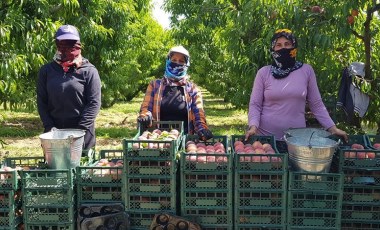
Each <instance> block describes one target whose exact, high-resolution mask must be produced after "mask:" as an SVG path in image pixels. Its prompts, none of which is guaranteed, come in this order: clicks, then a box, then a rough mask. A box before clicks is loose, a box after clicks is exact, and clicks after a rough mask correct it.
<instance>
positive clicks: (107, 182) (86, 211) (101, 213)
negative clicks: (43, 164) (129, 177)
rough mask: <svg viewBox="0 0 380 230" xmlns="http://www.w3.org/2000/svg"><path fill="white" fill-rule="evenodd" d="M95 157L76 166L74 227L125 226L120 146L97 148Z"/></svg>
mask: <svg viewBox="0 0 380 230" xmlns="http://www.w3.org/2000/svg"><path fill="white" fill-rule="evenodd" d="M99 157H100V159H99V160H98V161H96V162H95V163H94V164H92V165H91V166H79V167H77V168H76V191H77V195H78V199H77V221H76V222H77V228H78V229H82V230H90V229H95V228H100V227H105V228H110V227H116V226H118V228H121V229H129V228H128V226H129V219H128V215H127V213H126V212H125V211H124V209H125V207H124V204H123V201H122V173H123V150H101V151H100V152H99Z"/></svg>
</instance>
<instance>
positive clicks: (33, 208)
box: [20, 169, 76, 229]
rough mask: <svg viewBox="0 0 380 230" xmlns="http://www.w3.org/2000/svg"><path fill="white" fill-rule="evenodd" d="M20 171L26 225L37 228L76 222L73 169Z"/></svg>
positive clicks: (67, 224) (70, 224)
mask: <svg viewBox="0 0 380 230" xmlns="http://www.w3.org/2000/svg"><path fill="white" fill-rule="evenodd" d="M20 173H21V180H22V197H23V202H22V208H23V222H24V224H25V227H26V229H27V228H31V226H33V225H36V226H37V227H36V228H38V226H41V227H43V226H55V225H56V224H57V223H59V224H63V225H64V226H72V225H73V224H74V221H75V219H74V214H75V210H76V208H75V207H76V200H75V199H76V198H75V192H74V188H73V186H74V172H73V170H52V169H46V170H41V169H36V170H23V171H21V172H20ZM65 229H66V228H65ZM68 229H70V227H69V228H68Z"/></svg>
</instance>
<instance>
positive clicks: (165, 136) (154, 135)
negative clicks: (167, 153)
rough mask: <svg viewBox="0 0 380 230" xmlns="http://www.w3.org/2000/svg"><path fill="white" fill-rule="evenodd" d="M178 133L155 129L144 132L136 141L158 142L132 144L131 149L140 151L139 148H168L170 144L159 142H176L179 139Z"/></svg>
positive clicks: (175, 130) (173, 130) (172, 130)
mask: <svg viewBox="0 0 380 230" xmlns="http://www.w3.org/2000/svg"><path fill="white" fill-rule="evenodd" d="M179 135H180V132H179V131H178V130H177V129H171V130H170V131H169V132H168V131H166V130H164V131H162V130H160V129H155V130H153V131H152V132H150V131H144V132H143V133H142V134H141V135H140V136H139V137H138V138H137V140H139V141H145V140H148V141H151V140H152V141H158V143H155V142H149V143H148V142H139V143H133V145H132V148H133V149H140V148H148V149H159V148H170V143H163V142H159V141H172V140H177V139H178V138H179Z"/></svg>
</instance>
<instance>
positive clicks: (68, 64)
mask: <svg viewBox="0 0 380 230" xmlns="http://www.w3.org/2000/svg"><path fill="white" fill-rule="evenodd" d="M55 44H56V47H57V51H56V53H55V55H54V57H53V60H52V61H51V62H49V63H47V64H45V65H43V66H42V67H41V68H40V71H39V73H38V83H37V107H38V113H39V115H40V118H41V120H42V123H43V126H44V132H49V131H50V130H51V129H52V128H53V127H55V128H58V129H67V128H73V129H83V130H85V131H86V134H85V136H84V143H85V145H84V149H90V148H93V147H94V146H95V142H96V141H95V118H96V116H97V114H98V113H99V110H100V104H101V83H100V77H99V73H98V70H97V69H96V68H95V66H94V65H93V64H91V63H90V62H89V61H88V60H87V59H86V58H84V57H82V54H81V47H82V45H81V42H80V36H79V32H78V30H77V28H75V27H74V26H72V25H63V26H61V27H59V28H58V30H57V32H56V33H55Z"/></svg>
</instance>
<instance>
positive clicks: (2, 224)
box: [0, 157, 44, 229]
mask: <svg viewBox="0 0 380 230" xmlns="http://www.w3.org/2000/svg"><path fill="white" fill-rule="evenodd" d="M43 162H44V158H43V157H8V158H6V159H5V165H6V167H9V168H12V169H15V170H16V171H12V172H3V171H2V172H0V178H1V179H0V180H1V197H3V199H1V210H2V211H1V218H2V219H1V221H0V228H1V229H8V228H7V227H6V226H9V227H10V228H9V229H15V224H16V225H19V226H18V227H19V228H22V226H23V220H22V219H23V215H22V214H23V210H22V208H23V207H22V197H23V196H22V183H21V177H20V171H19V170H28V169H33V168H38V167H39V166H41V165H42V166H44V163H43ZM8 210H9V213H7V214H6V211H8ZM14 213H15V214H14ZM11 226H12V227H11Z"/></svg>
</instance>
